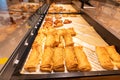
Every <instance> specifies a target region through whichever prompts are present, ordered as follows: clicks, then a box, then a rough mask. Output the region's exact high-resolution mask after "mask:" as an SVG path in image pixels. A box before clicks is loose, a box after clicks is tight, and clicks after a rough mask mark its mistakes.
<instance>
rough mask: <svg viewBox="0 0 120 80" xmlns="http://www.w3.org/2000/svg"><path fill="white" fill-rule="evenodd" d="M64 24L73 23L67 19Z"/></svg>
mask: <svg viewBox="0 0 120 80" xmlns="http://www.w3.org/2000/svg"><path fill="white" fill-rule="evenodd" d="M63 23H64V24H70V23H72V21H71V20H69V19H65V20H64V22H63Z"/></svg>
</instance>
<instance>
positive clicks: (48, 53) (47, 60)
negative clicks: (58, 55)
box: [40, 47, 53, 72]
mask: <svg viewBox="0 0 120 80" xmlns="http://www.w3.org/2000/svg"><path fill="white" fill-rule="evenodd" d="M52 57H53V48H50V47H47V48H45V50H44V54H43V55H42V61H41V64H40V70H41V71H42V72H51V71H52V67H53V65H52V64H53V61H52Z"/></svg>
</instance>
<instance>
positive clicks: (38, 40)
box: [34, 33, 46, 46]
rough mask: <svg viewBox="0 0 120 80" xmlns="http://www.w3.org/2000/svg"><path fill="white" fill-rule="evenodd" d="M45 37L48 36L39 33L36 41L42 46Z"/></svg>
mask: <svg viewBox="0 0 120 80" xmlns="http://www.w3.org/2000/svg"><path fill="white" fill-rule="evenodd" d="M45 37H46V36H45V34H43V33H39V34H38V35H37V36H36V38H35V40H34V42H36V43H37V44H38V45H40V46H42V45H43V41H44V40H45Z"/></svg>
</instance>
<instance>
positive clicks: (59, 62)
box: [53, 47, 64, 72]
mask: <svg viewBox="0 0 120 80" xmlns="http://www.w3.org/2000/svg"><path fill="white" fill-rule="evenodd" d="M53 70H54V71H55V72H63V71H64V50H63V48H60V47H55V48H54V55H53Z"/></svg>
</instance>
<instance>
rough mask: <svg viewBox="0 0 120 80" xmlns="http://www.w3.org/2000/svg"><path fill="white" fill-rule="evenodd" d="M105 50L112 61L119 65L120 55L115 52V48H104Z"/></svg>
mask: <svg viewBox="0 0 120 80" xmlns="http://www.w3.org/2000/svg"><path fill="white" fill-rule="evenodd" d="M105 48H106V50H107V51H108V53H109V55H110V58H111V59H112V61H114V62H119V63H120V54H119V53H118V52H117V51H116V49H115V46H106V47H105Z"/></svg>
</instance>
